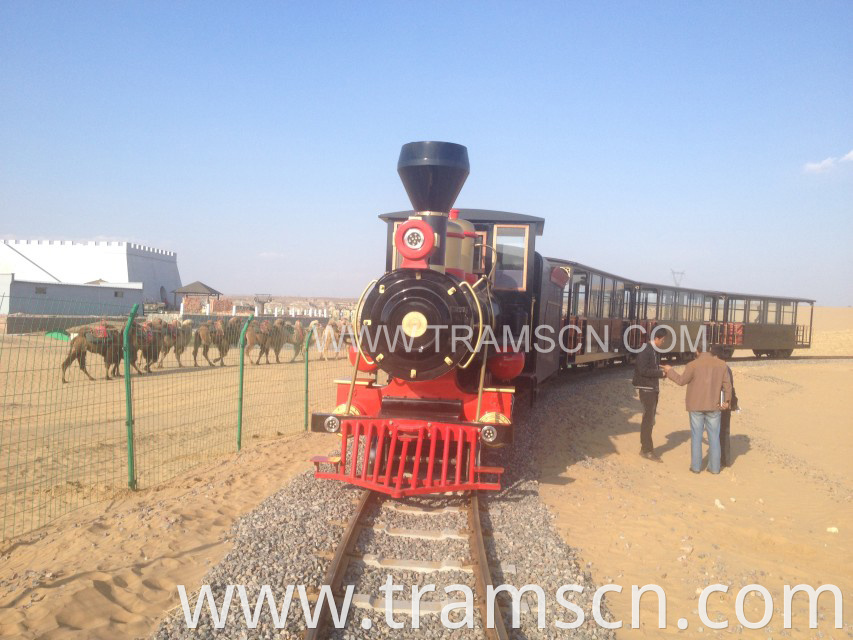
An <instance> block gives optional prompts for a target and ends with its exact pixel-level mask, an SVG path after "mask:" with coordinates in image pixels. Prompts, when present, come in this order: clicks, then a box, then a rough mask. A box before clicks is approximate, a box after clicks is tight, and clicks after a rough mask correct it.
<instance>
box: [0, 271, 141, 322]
mask: <svg viewBox="0 0 853 640" xmlns="http://www.w3.org/2000/svg"><path fill="white" fill-rule="evenodd" d="M142 302H143V300H142V283H141V282H122V283H115V282H100V283H98V284H66V283H64V282H46V281H39V280H18V278H17V277H15V275H14V274H9V273H0V315H13V314H33V315H55V316H120V315H126V314H128V313H130V310H131V309H132V308H133V305H134V304H139V306H140V309H141V308H142Z"/></svg>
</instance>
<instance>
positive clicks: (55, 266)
mask: <svg viewBox="0 0 853 640" xmlns="http://www.w3.org/2000/svg"><path fill="white" fill-rule="evenodd" d="M0 274H14V280H15V281H29V282H33V283H58V284H75V285H82V284H91V283H102V284H106V283H111V284H112V285H120V286H124V287H127V286H128V285H133V284H135V283H136V284H141V289H142V298H143V300H144V301H145V302H166V303H168V302H170V301H171V300H172V291H174V290H175V289H177V288H179V287H180V286H181V276H180V274H179V273H178V256H177V254H176V253H175V252H174V251H165V250H163V249H154V248H152V247H145V246H143V245H139V244H134V243H131V242H101V241H98V242H96V241H89V242H73V241H71V240H4V241H3V243H2V244H0ZM113 288H114V287H113ZM136 288H138V287H136V286H132V287H131V289H136ZM7 293H8V292H7ZM92 295H95V296H96V297H100V296H101V295H102V292H101V293H99V292H94V293H93V294H92Z"/></svg>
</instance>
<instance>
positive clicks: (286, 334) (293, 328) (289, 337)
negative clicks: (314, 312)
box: [272, 318, 305, 362]
mask: <svg viewBox="0 0 853 640" xmlns="http://www.w3.org/2000/svg"><path fill="white" fill-rule="evenodd" d="M276 322H282V319H281V318H279V319H278V320H277V321H276ZM281 342H282V344H281V347H280V348H283V347H284V345H286V344H292V345H293V357H292V358H291V359H290V362H293V361H294V360H296V357H297V356H298V355H299V354H300V353H301V354H302V357H303V359H304V358H305V353H304V352H303V348H304V346H305V329H304V328H303V327H302V322H301V321H300V320H297V321H296V322H295V323H293V324H290V323H289V322H282V327H281ZM272 348H273V350H274V351H275V346H273V347H272ZM277 358H278V351H276V359H277Z"/></svg>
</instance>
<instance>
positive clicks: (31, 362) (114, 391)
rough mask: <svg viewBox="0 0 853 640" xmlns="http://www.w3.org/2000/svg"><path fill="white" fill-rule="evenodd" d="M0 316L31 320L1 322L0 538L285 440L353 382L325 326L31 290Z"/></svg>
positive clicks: (335, 337)
mask: <svg viewBox="0 0 853 640" xmlns="http://www.w3.org/2000/svg"><path fill="white" fill-rule="evenodd" d="M39 305H41V306H39ZM7 308H10V309H34V310H35V312H32V313H28V312H21V313H12V314H9V315H5V316H3V315H0V540H7V539H10V538H14V537H17V536H20V535H22V534H25V533H28V532H31V531H33V530H35V529H38V528H40V527H42V526H44V525H45V524H48V523H49V522H52V521H53V520H55V519H57V518H59V517H60V516H62V515H63V514H65V513H68V512H69V511H72V510H73V509H75V508H78V507H81V506H83V505H87V504H91V503H94V502H98V501H101V500H106V499H110V498H113V497H115V496H117V495H121V494H122V493H125V492H127V491H129V490H132V489H147V488H151V487H154V486H157V485H159V484H162V483H164V482H166V481H168V480H169V479H170V478H173V477H175V476H177V475H179V474H182V473H184V472H186V471H187V470H189V469H191V468H193V467H195V466H197V465H200V464H204V463H209V462H211V461H213V460H215V459H217V458H218V457H221V456H223V455H226V454H229V453H233V452H235V451H239V450H240V448H241V447H243V448H245V447H246V446H249V445H251V443H252V442H255V441H258V440H263V439H269V438H275V437H278V436H283V435H288V434H294V433H298V432H300V431H302V430H304V429H305V428H306V424H307V416H308V414H309V413H310V412H311V411H316V410H326V411H328V410H331V409H333V408H334V407H335V405H336V385H335V384H334V381H335V380H336V379H337V380H343V379H348V378H349V376H350V375H351V374H352V367H351V366H350V364H349V361H348V359H347V357H346V345H345V344H342V342H341V339H340V334H339V332H338V331H337V330H332V327H337V323H336V322H332V323H331V326H330V327H327V326H326V325H327V320H326V319H324V318H320V319H318V320H313V321H312V320H310V319H304V320H298V319H295V318H289V317H279V318H274V317H262V318H254V317H252V316H249V315H245V316H236V317H232V316H209V317H198V316H193V317H180V316H178V315H177V314H169V313H165V314H156V315H154V314H151V315H148V316H145V315H143V314H142V313H141V310H140V309H138V308H137V307H134V306H132V305H129V304H127V303H122V302H121V301H120V300H116V301H110V302H109V303H96V302H84V301H81V300H73V301H72V300H69V301H57V300H55V299H52V300H51V303H50V306H49V308H45V307H44V302H43V300H40V299H39V298H38V297H37V296H34V297H33V298H31V299H27V298H18V299H16V300H13V301H9V306H8V307H7ZM267 358H269V363H270V364H267ZM128 363H130V364H129V366H128ZM81 364H82V367H81ZM90 376H91V378H92V379H91V380H90ZM107 377H109V378H110V379H109V380H107ZM63 380H64V381H63ZM318 453H324V452H322V451H318Z"/></svg>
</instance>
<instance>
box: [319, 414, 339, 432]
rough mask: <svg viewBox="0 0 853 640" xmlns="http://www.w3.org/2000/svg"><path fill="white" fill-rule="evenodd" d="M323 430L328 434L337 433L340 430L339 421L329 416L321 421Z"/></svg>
mask: <svg viewBox="0 0 853 640" xmlns="http://www.w3.org/2000/svg"><path fill="white" fill-rule="evenodd" d="M323 428H324V429H325V430H326V431H328V432H329V433H337V432H338V431H340V430H341V420H340V418H337V417H335V416H329V417H328V418H326V419H325V420H324V421H323Z"/></svg>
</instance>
